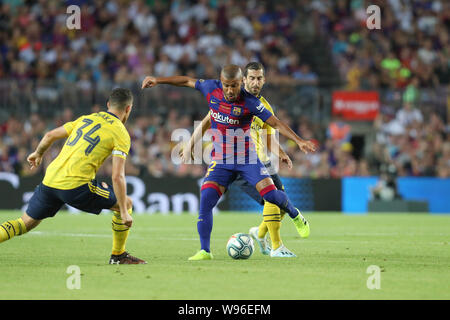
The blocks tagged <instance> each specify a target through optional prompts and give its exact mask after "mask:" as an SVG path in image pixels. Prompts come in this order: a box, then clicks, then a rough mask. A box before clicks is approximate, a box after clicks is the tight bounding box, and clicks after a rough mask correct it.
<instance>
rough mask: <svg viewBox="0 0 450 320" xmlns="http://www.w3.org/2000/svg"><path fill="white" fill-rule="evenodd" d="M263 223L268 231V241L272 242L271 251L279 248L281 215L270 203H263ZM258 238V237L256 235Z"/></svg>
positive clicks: (278, 209)
mask: <svg viewBox="0 0 450 320" xmlns="http://www.w3.org/2000/svg"><path fill="white" fill-rule="evenodd" d="M263 216H264V222H265V224H266V225H267V229H268V230H269V235H270V240H271V241H272V249H273V250H276V249H278V247H279V246H281V243H282V242H281V235H280V228H281V213H280V208H278V207H277V206H276V205H275V204H273V203H270V202H267V201H266V202H265V203H264V210H263ZM258 236H259V235H258Z"/></svg>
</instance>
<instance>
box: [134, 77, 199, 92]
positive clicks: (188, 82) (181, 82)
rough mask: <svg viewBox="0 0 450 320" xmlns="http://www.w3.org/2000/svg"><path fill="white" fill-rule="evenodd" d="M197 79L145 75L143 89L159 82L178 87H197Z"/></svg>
mask: <svg viewBox="0 0 450 320" xmlns="http://www.w3.org/2000/svg"><path fill="white" fill-rule="evenodd" d="M196 82H197V79H194V78H191V77H187V76H173V77H152V76H148V77H145V79H144V81H142V89H145V88H153V87H155V86H157V85H158V84H170V85H172V86H177V87H189V88H193V89H195V83H196Z"/></svg>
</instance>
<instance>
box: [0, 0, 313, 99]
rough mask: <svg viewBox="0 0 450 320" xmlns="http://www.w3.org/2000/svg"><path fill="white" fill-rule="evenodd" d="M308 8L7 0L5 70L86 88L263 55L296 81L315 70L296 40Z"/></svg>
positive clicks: (271, 70)
mask: <svg viewBox="0 0 450 320" xmlns="http://www.w3.org/2000/svg"><path fill="white" fill-rule="evenodd" d="M71 4H76V5H79V6H80V8H81V31H80V30H70V29H68V28H67V26H66V22H67V19H68V17H69V14H67V12H66V10H67V7H68V6H69V5H71ZM301 8H302V6H301V2H296V1H286V2H285V1H276V2H275V1H255V0H254V1H238V0H225V1H223V0H222V1H221V0H196V1H189V0H173V1H169V0H66V1H59V0H54V1H52V0H38V1H27V0H3V1H1V2H0V43H1V45H0V77H10V78H12V79H15V80H18V81H20V80H26V79H30V78H31V79H34V80H37V81H43V82H45V80H53V79H56V81H57V83H58V85H59V86H60V87H65V86H68V87H70V88H74V87H77V88H79V89H81V90H83V91H86V92H89V91H90V90H92V89H93V88H97V87H102V86H103V87H106V88H110V87H111V85H114V84H115V85H120V86H122V87H124V86H125V87H126V86H127V85H131V83H135V82H136V81H141V80H142V79H143V77H145V76H146V75H149V74H153V75H156V76H172V75H175V74H186V75H191V76H195V77H203V78H215V77H216V75H217V71H218V70H220V68H221V67H222V66H223V65H225V64H228V63H233V64H237V65H245V64H246V63H247V62H249V61H261V62H262V63H263V64H264V65H265V67H266V69H267V74H268V76H270V78H271V81H272V82H284V83H285V84H292V83H293V81H292V79H293V78H296V77H297V78H299V81H302V80H303V79H302V78H303V77H305V76H306V77H311V76H314V73H313V72H312V71H311V70H309V69H308V67H306V69H305V67H303V68H302V66H301V64H300V60H299V55H298V52H297V51H296V50H294V49H293V46H292V42H293V40H294V39H295V33H296V31H297V30H298V19H299V17H298V14H297V12H299V11H300V9H301ZM71 21H72V20H71ZM305 72H306V73H305ZM307 81H311V80H307Z"/></svg>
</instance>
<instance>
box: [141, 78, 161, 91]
mask: <svg viewBox="0 0 450 320" xmlns="http://www.w3.org/2000/svg"><path fill="white" fill-rule="evenodd" d="M157 84H158V82H157V81H156V78H155V77H145V79H144V81H142V89H144V88H152V87H154V86H156V85H157Z"/></svg>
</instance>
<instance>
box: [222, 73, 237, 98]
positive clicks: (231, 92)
mask: <svg viewBox="0 0 450 320" xmlns="http://www.w3.org/2000/svg"><path fill="white" fill-rule="evenodd" d="M220 81H221V82H222V88H223V95H224V96H225V99H227V100H228V101H235V100H236V99H237V98H238V96H239V94H240V92H241V85H242V78H239V79H232V80H228V79H225V78H221V79H220Z"/></svg>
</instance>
